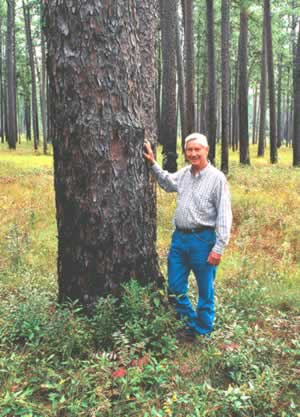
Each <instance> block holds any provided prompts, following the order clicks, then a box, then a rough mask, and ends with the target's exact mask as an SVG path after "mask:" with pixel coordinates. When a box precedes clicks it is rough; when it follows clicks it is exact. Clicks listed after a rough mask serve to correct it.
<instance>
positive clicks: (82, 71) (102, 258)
mask: <svg viewBox="0 0 300 417" xmlns="http://www.w3.org/2000/svg"><path fill="white" fill-rule="evenodd" d="M151 4H152V2H151V3H150V1H149V2H145V5H144V7H145V12H147V13H148V12H149V10H150V8H151V7H152V5H151ZM45 7H46V17H47V18H46V19H47V20H46V21H47V25H46V26H47V39H48V40H47V42H48V51H49V59H48V73H49V77H50V90H51V92H50V95H51V112H52V118H53V121H54V126H55V129H54V137H53V149H54V173H55V192H56V207H57V224H58V276H59V299H60V300H61V301H62V300H64V299H66V298H67V297H69V298H71V299H79V300H80V301H81V302H83V303H84V304H93V303H94V301H95V299H96V297H97V296H99V295H104V294H107V293H114V294H118V293H119V292H120V286H121V284H122V283H123V282H125V281H127V280H129V279H131V278H134V279H137V280H138V281H139V282H141V283H142V284H147V283H150V282H151V283H158V281H159V280H160V278H161V275H160V272H159V268H158V259H157V254H156V250H155V235H154V229H155V219H153V218H152V217H151V213H150V211H149V209H148V205H149V203H150V204H151V201H149V199H150V198H151V199H153V198H154V196H153V195H151V197H150V196H149V194H150V192H149V190H148V188H149V187H150V186H149V168H148V166H147V164H146V163H145V161H144V160H143V157H142V153H143V144H144V140H145V133H144V129H145V114H144V110H143V105H144V98H145V97H144V94H143V88H144V83H145V82H146V83H149V85H153V80H152V79H151V77H152V74H148V75H146V73H144V72H141V65H142V62H143V59H144V58H143V59H142V58H141V52H140V47H139V46H140V45H139V35H140V34H141V30H142V31H143V30H144V29H141V25H142V23H141V22H140V27H138V23H139V22H138V17H137V10H136V7H135V3H132V2H131V1H120V0H119V1H116V2H114V3H113V4H112V3H110V2H106V3H105V2H103V3H99V2H98V3H95V4H93V5H92V4H91V3H82V2H79V1H78V2H77V1H76V2H75V3H74V2H73V3H72V4H70V5H67V4H66V3H57V2H56V1H54V0H50V1H49V2H47V4H46V6H45ZM151 24H154V22H152V23H151ZM150 50H152V48H151V49H150ZM149 53H150V52H149ZM144 77H147V78H146V79H145V78H144ZM52 103H55V106H53V105H52ZM153 131H154V127H153Z"/></svg>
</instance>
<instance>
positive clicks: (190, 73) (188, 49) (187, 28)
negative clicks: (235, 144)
mask: <svg viewBox="0 0 300 417" xmlns="http://www.w3.org/2000/svg"><path fill="white" fill-rule="evenodd" d="M193 6H194V2H193V0H185V1H184V14H183V16H184V52H185V93H186V96H185V98H186V99H185V107H186V113H185V121H186V135H189V134H190V133H192V132H194V131H195V64H194V20H193Z"/></svg>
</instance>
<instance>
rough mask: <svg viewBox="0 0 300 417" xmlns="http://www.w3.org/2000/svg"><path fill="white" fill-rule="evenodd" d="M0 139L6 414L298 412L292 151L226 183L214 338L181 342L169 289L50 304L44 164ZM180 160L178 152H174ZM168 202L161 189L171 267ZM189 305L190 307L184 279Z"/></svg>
mask: <svg viewBox="0 0 300 417" xmlns="http://www.w3.org/2000/svg"><path fill="white" fill-rule="evenodd" d="M30 147H31V145H29V144H24V145H23V144H22V145H21V146H19V148H18V149H17V151H15V152H11V151H8V150H7V149H6V147H4V145H0V210H1V217H0V417H17V416H21V417H80V416H83V417H118V416H120V417H121V416H122V417H131V416H136V417H157V416H161V417H164V416H171V417H203V416H210V417H269V416H270V417H299V415H300V414H299V413H300V411H299V389H300V386H299V376H300V374H299V357H300V340H299V327H300V314H299V310H300V308H299V307H300V300H299V296H300V288H299V287H300V286H299V283H300V233H299V232H300V216H299V214H300V212H299V207H300V197H299V195H300V171H299V170H297V169H292V168H291V167H290V161H291V150H290V149H288V148H283V149H281V150H280V151H279V152H280V153H279V161H280V162H279V164H278V166H274V167H272V166H270V165H269V164H268V160H267V158H265V159H257V158H255V156H254V155H255V149H254V148H252V149H251V155H252V161H253V165H252V166H251V167H240V166H239V165H238V163H237V161H238V158H237V154H235V155H233V154H231V156H230V158H231V160H232V162H231V166H230V173H229V176H228V179H229V183H230V188H231V193H232V202H233V213H234V226H233V231H232V239H231V242H230V245H229V247H228V248H227V250H226V253H225V255H224V259H223V261H222V263H221V265H220V267H219V271H218V276H217V280H216V311H217V315H216V322H215V331H214V332H213V333H212V335H211V336H210V337H209V338H208V337H205V338H199V339H198V340H197V343H195V344H193V345H179V344H178V343H177V341H176V338H175V333H176V329H177V327H178V325H179V323H177V322H176V321H175V320H174V311H173V310H172V309H171V307H170V306H169V304H168V300H167V296H166V294H165V291H162V290H161V291H157V290H155V289H154V288H153V287H151V286H150V287H148V288H141V287H140V286H139V284H138V283H137V282H136V281H130V282H128V283H127V284H126V285H125V286H124V291H123V294H124V295H123V298H122V300H121V301H120V300H117V299H116V298H114V297H112V296H109V297H107V298H105V299H100V300H99V302H98V304H97V306H96V308H95V311H94V314H93V315H92V314H88V315H86V314H84V312H83V311H82V309H81V307H80V306H79V305H78V304H77V303H74V302H72V303H71V302H69V303H65V304H64V305H58V304H57V302H56V296H57V284H56V281H57V277H56V259H55V258H56V233H57V232H56V224H55V209H54V206H55V205H54V193H53V176H52V157H51V155H48V156H44V155H41V154H39V153H34V152H33V151H32V150H31V148H30ZM181 163H183V158H181ZM175 205H176V196H175V195H173V194H167V193H165V192H163V191H161V190H158V252H159V256H160V262H161V268H162V271H163V272H164V273H166V259H167V252H168V246H169V243H170V238H171V233H172V230H173V226H172V214H173V211H174V208H175ZM190 285H191V288H190V290H191V298H192V300H193V301H194V302H195V301H196V291H195V287H194V280H193V277H192V276H191V279H190Z"/></svg>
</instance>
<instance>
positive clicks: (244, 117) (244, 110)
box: [239, 7, 250, 165]
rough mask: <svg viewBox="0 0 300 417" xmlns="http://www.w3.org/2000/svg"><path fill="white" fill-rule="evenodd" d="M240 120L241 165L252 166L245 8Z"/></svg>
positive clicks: (243, 14) (244, 14)
mask: <svg viewBox="0 0 300 417" xmlns="http://www.w3.org/2000/svg"><path fill="white" fill-rule="evenodd" d="M239 56H240V59H239V65H240V76H239V120H240V129H239V131H240V138H239V139H240V163H241V164H246V165H248V164H250V155H249V129H248V77H247V65H248V11H247V9H245V8H244V7H242V8H241V12H240V48H239Z"/></svg>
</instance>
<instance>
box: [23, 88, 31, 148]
mask: <svg viewBox="0 0 300 417" xmlns="http://www.w3.org/2000/svg"><path fill="white" fill-rule="evenodd" d="M24 119H25V120H24V121H25V133H26V140H27V141H29V140H31V112H30V96H29V95H26V96H25V98H24Z"/></svg>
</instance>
